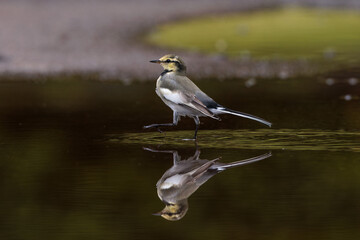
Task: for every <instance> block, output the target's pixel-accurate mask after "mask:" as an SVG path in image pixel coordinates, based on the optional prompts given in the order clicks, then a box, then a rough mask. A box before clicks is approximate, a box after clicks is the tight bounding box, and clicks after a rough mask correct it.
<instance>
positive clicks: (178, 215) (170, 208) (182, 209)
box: [153, 201, 189, 221]
mask: <svg viewBox="0 0 360 240" xmlns="http://www.w3.org/2000/svg"><path fill="white" fill-rule="evenodd" d="M188 209H189V205H188V204H187V201H186V202H184V204H167V205H166V206H165V208H164V209H163V210H161V211H160V212H158V213H155V214H153V215H155V216H161V217H163V218H165V219H166V220H169V221H178V220H180V219H182V218H183V217H184V216H185V214H186V212H187V210H188Z"/></svg>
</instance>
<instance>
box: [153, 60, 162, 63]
mask: <svg viewBox="0 0 360 240" xmlns="http://www.w3.org/2000/svg"><path fill="white" fill-rule="evenodd" d="M150 62H152V63H161V61H160V60H158V59H157V60H151V61H150Z"/></svg>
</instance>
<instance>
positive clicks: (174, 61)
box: [150, 54, 186, 73]
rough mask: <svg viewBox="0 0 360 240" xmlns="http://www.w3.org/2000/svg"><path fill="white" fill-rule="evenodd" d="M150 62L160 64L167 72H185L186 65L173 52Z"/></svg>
mask: <svg viewBox="0 0 360 240" xmlns="http://www.w3.org/2000/svg"><path fill="white" fill-rule="evenodd" d="M150 62H152V63H158V64H160V65H161V66H162V67H163V68H164V70H165V71H169V72H183V73H185V72H186V66H185V63H184V62H183V60H181V59H180V58H179V57H178V56H176V55H174V54H167V55H165V56H163V57H161V58H160V59H157V60H151V61H150Z"/></svg>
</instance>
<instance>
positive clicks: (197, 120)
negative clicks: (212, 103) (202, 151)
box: [183, 116, 200, 147]
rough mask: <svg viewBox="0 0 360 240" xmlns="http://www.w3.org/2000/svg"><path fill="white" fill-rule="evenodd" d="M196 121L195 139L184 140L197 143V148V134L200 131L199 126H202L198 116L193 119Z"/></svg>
mask: <svg viewBox="0 0 360 240" xmlns="http://www.w3.org/2000/svg"><path fill="white" fill-rule="evenodd" d="M193 119H194V121H195V125H196V126H195V133H194V137H193V138H191V139H183V140H185V141H195V146H196V147H197V144H196V140H197V132H198V130H199V126H200V119H199V117H198V116H194V117H193Z"/></svg>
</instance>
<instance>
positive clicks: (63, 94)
mask: <svg viewBox="0 0 360 240" xmlns="http://www.w3.org/2000/svg"><path fill="white" fill-rule="evenodd" d="M356 74H357V73H354V72H346V73H338V74H336V73H334V74H333V75H332V76H330V77H332V78H333V79H334V80H335V83H334V84H333V85H327V84H326V79H327V78H329V76H316V77H313V78H298V79H287V80H277V79H274V80H271V79H265V80H260V79H259V80H257V82H256V83H257V84H256V85H254V86H253V87H251V88H247V87H245V84H244V82H245V80H227V81H224V82H219V81H216V80H209V81H201V82H198V85H199V86H200V87H201V88H202V89H203V90H204V91H206V92H207V93H208V94H209V95H210V96H212V97H213V98H214V99H215V100H217V101H218V102H219V103H221V104H223V105H225V106H228V107H230V108H233V109H237V110H240V111H244V112H248V113H251V114H254V115H258V116H261V117H263V118H265V119H267V120H269V121H272V122H273V123H274V127H273V128H272V129H266V128H263V126H261V125H259V124H257V123H256V122H251V121H249V120H246V119H239V118H237V117H233V116H224V117H223V118H222V119H223V120H222V121H221V122H218V121H215V120H211V119H203V120H202V122H203V124H202V125H201V129H200V132H199V143H198V147H199V148H200V150H201V155H200V158H201V159H208V160H211V159H215V158H217V157H221V162H232V161H237V160H241V159H245V158H249V157H254V156H257V155H260V154H264V153H266V152H268V151H269V150H271V151H272V157H270V158H268V159H265V160H262V161H260V162H256V163H252V164H250V165H245V166H241V167H238V168H234V169H229V170H226V171H224V172H222V173H219V174H218V175H216V176H214V177H213V178H211V179H210V180H209V181H208V182H206V183H205V184H204V185H202V186H201V187H200V188H199V189H198V190H197V191H196V192H195V193H194V194H193V195H192V196H191V197H190V198H189V210H188V212H187V214H186V216H184V217H183V218H182V219H181V220H180V221H177V222H169V221H166V220H165V219H163V218H161V217H156V216H153V215H152V213H155V212H158V211H160V210H161V209H162V208H163V207H164V204H163V203H162V202H161V201H160V200H159V198H158V197H157V193H156V187H155V184H156V182H157V181H158V179H160V177H161V176H162V175H163V173H164V172H165V171H166V170H167V169H169V168H170V167H171V166H172V163H173V162H172V155H171V154H167V153H155V152H149V151H145V150H143V147H151V148H153V149H160V150H177V151H178V152H179V154H180V155H181V156H182V157H183V158H188V157H190V156H192V155H193V154H194V152H195V145H194V144H193V143H191V142H190V143H189V142H184V141H182V140H180V139H181V138H183V137H191V136H192V129H193V128H194V124H193V121H192V120H191V119H183V120H182V121H181V122H180V124H179V126H178V127H177V128H176V130H182V131H180V132H175V131H172V132H169V133H167V134H166V135H165V134H160V133H157V132H151V131H143V130H142V126H143V125H146V124H150V123H162V122H169V121H171V111H170V110H169V109H168V108H167V107H166V106H165V105H163V103H162V102H161V101H160V99H158V97H157V96H156V95H155V92H154V87H155V86H154V85H155V82H150V83H134V84H131V85H123V84H121V83H119V82H113V81H109V82H99V81H97V79H96V76H95V77H94V76H93V77H91V78H92V79H90V80H85V79H87V78H88V77H86V76H57V77H49V78H45V77H41V79H39V78H37V77H33V79H30V80H31V81H28V80H29V79H27V81H26V82H25V81H21V78H20V77H16V78H20V79H14V78H15V77H2V79H1V81H0V188H1V198H0V199H1V200H0V203H1V204H0V239H34V240H35V239H36V240H38V239H54V240H55V239H148V238H152V239H234V238H236V239H359V238H360V227H359V226H360V214H359V212H360V148H359V146H360V137H359V135H360V100H359V95H360V83H358V84H355V85H351V84H349V79H350V78H353V77H356V76H359V75H358V74H357V75H356ZM14 80H16V81H14ZM59 80H60V81H59ZM327 82H328V83H329V82H330V83H331V81H329V80H328V81H327ZM350 82H351V81H350ZM344 96H345V97H344ZM346 96H350V97H351V98H352V100H349V101H347V100H345V99H344V98H348V97H346ZM183 130H186V131H183Z"/></svg>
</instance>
